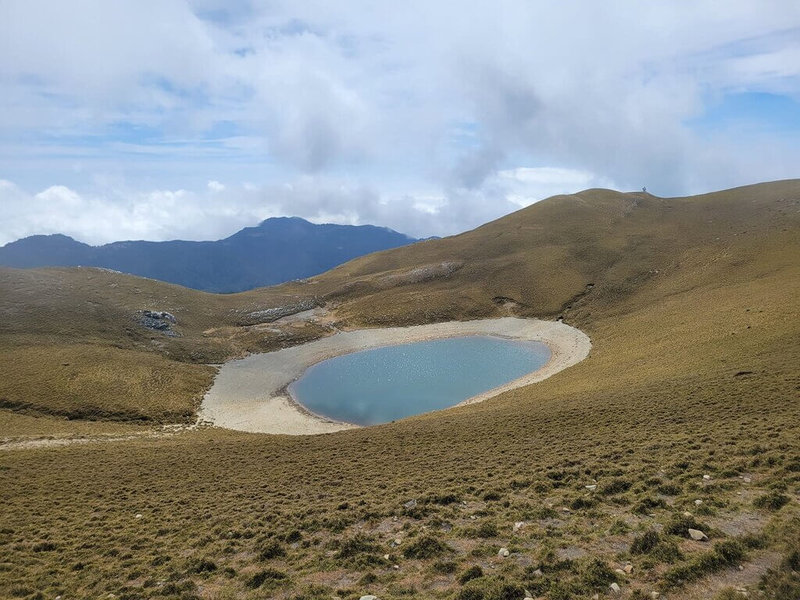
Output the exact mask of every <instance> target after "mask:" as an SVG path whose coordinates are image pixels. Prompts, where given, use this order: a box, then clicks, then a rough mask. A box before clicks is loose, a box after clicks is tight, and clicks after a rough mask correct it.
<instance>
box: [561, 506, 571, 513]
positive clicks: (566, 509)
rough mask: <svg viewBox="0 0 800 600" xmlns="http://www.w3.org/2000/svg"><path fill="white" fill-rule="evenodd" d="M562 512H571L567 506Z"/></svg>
mask: <svg viewBox="0 0 800 600" xmlns="http://www.w3.org/2000/svg"><path fill="white" fill-rule="evenodd" d="M561 510H562V511H563V512H565V513H568V512H570V510H569V509H568V508H567V507H566V506H565V507H564V508H562V509H561Z"/></svg>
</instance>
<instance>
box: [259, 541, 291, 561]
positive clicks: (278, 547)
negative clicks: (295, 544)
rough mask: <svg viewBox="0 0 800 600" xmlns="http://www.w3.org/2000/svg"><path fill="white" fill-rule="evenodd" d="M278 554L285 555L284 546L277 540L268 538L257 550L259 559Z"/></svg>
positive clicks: (274, 556)
mask: <svg viewBox="0 0 800 600" xmlns="http://www.w3.org/2000/svg"><path fill="white" fill-rule="evenodd" d="M280 556H286V548H284V547H283V544H281V543H280V542H279V541H278V540H269V541H268V542H267V543H265V544H264V545H263V546H261V548H260V550H259V552H258V557H259V558H260V559H261V560H270V559H273V558H278V557H280Z"/></svg>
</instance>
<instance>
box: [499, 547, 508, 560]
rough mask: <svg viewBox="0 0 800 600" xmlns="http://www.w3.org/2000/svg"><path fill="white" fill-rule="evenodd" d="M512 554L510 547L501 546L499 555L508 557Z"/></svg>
mask: <svg viewBox="0 0 800 600" xmlns="http://www.w3.org/2000/svg"><path fill="white" fill-rule="evenodd" d="M510 554H511V552H510V551H509V550H508V548H500V552H498V553H497V556H499V557H501V558H506V557H507V556H508V555H510Z"/></svg>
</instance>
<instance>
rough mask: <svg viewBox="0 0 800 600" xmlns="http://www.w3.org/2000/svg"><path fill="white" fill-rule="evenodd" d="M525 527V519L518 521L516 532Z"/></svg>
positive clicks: (515, 524) (515, 526) (515, 525)
mask: <svg viewBox="0 0 800 600" xmlns="http://www.w3.org/2000/svg"><path fill="white" fill-rule="evenodd" d="M523 527H525V521H517V522H516V523H514V533H516V532H517V531H519V530H520V529H522V528H523Z"/></svg>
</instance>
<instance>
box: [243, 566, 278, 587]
mask: <svg viewBox="0 0 800 600" xmlns="http://www.w3.org/2000/svg"><path fill="white" fill-rule="evenodd" d="M286 579H288V576H287V575H286V573H284V572H283V571H278V570H276V569H263V570H261V571H259V572H258V573H256V574H255V575H253V576H252V577H250V579H248V580H247V586H248V587H250V588H253V589H256V588H260V587H261V586H262V585H264V584H265V583H270V582H272V583H277V582H283V581H285V580H286Z"/></svg>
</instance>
